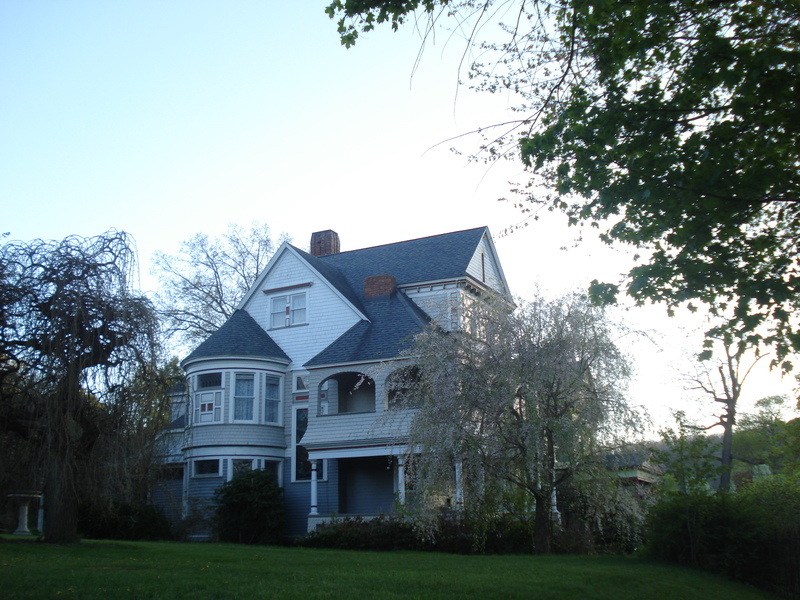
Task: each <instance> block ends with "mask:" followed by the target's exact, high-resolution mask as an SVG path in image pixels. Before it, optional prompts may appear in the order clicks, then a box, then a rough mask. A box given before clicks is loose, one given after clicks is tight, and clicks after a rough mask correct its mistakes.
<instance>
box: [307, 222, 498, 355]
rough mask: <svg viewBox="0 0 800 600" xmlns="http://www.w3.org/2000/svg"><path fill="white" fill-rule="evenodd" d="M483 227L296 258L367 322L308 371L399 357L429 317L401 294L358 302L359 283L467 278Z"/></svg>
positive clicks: (414, 281) (325, 352)
mask: <svg viewBox="0 0 800 600" xmlns="http://www.w3.org/2000/svg"><path fill="white" fill-rule="evenodd" d="M484 233H486V228H485V227H479V228H476V229H468V230H465V231H456V232H453V233H445V234H441V235H436V236H432V237H427V238H420V239H416V240H408V241H405V242H397V243H394V244H386V245H384V246H375V247H372V248H363V249H361V250H353V251H350V252H341V253H338V254H330V255H327V256H320V257H315V256H311V255H310V254H307V253H304V252H302V251H300V252H301V254H302V255H303V257H304V258H305V259H306V260H307V261H308V262H309V264H311V265H312V266H313V267H314V268H315V269H317V271H318V272H319V273H320V274H322V275H323V276H324V277H325V278H326V279H327V280H328V281H329V282H330V283H331V284H332V285H334V286H335V287H336V288H337V289H338V290H339V291H340V293H341V294H342V295H343V296H345V297H346V298H348V300H350V301H351V302H353V304H354V305H355V306H356V307H357V308H359V310H361V311H362V312H363V313H364V314H366V316H367V317H368V319H369V321H361V322H359V323H357V324H356V325H354V326H353V327H352V328H350V330H348V331H347V332H345V333H344V334H343V335H342V336H341V337H340V338H339V339H337V340H336V341H335V342H333V343H332V344H331V345H330V346H328V347H327V348H325V349H324V350H323V351H322V352H320V353H319V354H317V355H316V356H315V357H314V358H312V359H311V360H310V361H309V362H307V363H306V365H307V366H314V365H323V364H335V363H343V362H358V361H368V360H382V359H387V358H394V357H396V356H398V355H399V354H400V353H401V352H402V351H403V350H404V349H406V348H407V347H408V346H409V345H410V343H411V338H412V336H413V335H414V334H415V333H417V332H419V331H420V330H422V329H423V328H424V327H425V325H426V324H427V323H428V322H429V320H430V319H429V318H428V317H427V315H425V313H424V312H422V310H420V309H419V307H417V305H416V304H414V303H413V302H411V301H410V300H409V299H408V298H407V297H406V296H405V294H403V293H402V292H400V291H397V292H395V293H393V294H391V295H389V296H379V297H377V298H369V299H366V298H364V297H363V288H364V279H366V278H367V277H372V276H375V275H393V276H394V277H395V279H396V280H397V284H398V285H400V286H402V285H404V284H411V283H418V282H424V281H438V280H442V279H453V278H458V277H463V276H464V275H466V272H467V267H468V265H469V261H470V259H471V258H472V256H473V254H474V253H475V249H476V248H477V246H478V243H479V242H480V240H481V237H482V236H483V235H484Z"/></svg>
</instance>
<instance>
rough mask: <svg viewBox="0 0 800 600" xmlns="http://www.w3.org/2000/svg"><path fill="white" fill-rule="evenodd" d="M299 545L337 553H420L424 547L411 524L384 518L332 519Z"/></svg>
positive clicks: (388, 517) (319, 526) (382, 516)
mask: <svg viewBox="0 0 800 600" xmlns="http://www.w3.org/2000/svg"><path fill="white" fill-rule="evenodd" d="M300 543H301V545H303V546H308V547H309V548H337V549H340V550H420V549H422V546H423V545H422V542H421V541H420V540H419V538H418V537H417V535H416V533H415V532H414V528H413V527H412V525H411V524H410V523H408V522H406V521H403V520H401V519H398V518H395V517H390V516H384V515H381V516H380V517H376V518H374V519H362V518H361V517H354V518H344V519H334V520H332V521H330V522H328V523H322V524H320V525H318V526H317V528H316V529H315V530H314V531H312V532H311V533H309V534H308V535H307V536H306V537H305V538H303V540H302V541H301V542H300Z"/></svg>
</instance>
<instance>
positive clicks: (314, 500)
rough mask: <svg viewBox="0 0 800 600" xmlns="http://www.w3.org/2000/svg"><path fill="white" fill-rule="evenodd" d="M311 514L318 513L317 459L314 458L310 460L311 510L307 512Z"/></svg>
mask: <svg viewBox="0 0 800 600" xmlns="http://www.w3.org/2000/svg"><path fill="white" fill-rule="evenodd" d="M308 514H309V515H311V516H316V515H318V514H319V512H317V460H316V459H314V460H312V461H311V512H309V513H308Z"/></svg>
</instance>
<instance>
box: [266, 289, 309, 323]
mask: <svg viewBox="0 0 800 600" xmlns="http://www.w3.org/2000/svg"><path fill="white" fill-rule="evenodd" d="M269 313H270V318H269V323H270V327H271V328H273V329H276V328H278V327H290V326H292V325H303V324H305V323H308V315H307V309H306V293H305V292H300V293H297V294H283V295H281V296H273V297H272V298H270V304H269Z"/></svg>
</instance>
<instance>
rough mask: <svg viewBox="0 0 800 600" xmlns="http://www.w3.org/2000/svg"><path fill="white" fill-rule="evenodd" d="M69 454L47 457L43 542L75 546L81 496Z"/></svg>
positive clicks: (55, 454)
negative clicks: (76, 489)
mask: <svg viewBox="0 0 800 600" xmlns="http://www.w3.org/2000/svg"><path fill="white" fill-rule="evenodd" d="M70 462H71V461H70V456H69V454H68V453H67V454H61V453H53V455H51V456H50V457H48V464H47V477H46V479H45V484H44V515H45V524H44V541H45V542H48V543H51V544H72V543H74V542H77V541H78V497H77V494H76V493H75V481H74V468H73V467H74V465H71V464H70Z"/></svg>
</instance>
